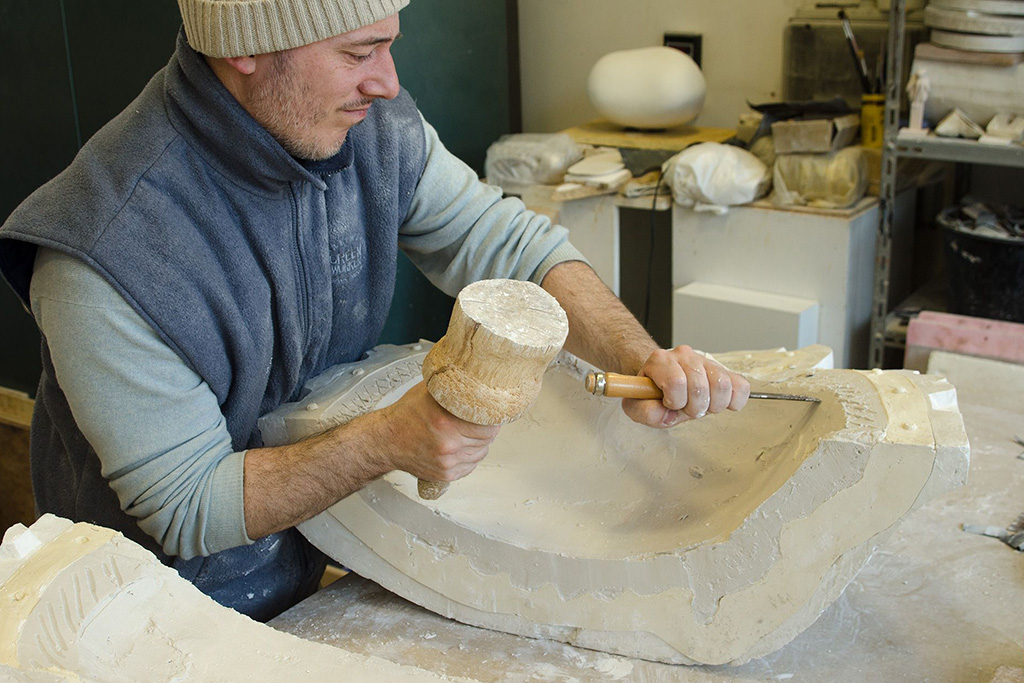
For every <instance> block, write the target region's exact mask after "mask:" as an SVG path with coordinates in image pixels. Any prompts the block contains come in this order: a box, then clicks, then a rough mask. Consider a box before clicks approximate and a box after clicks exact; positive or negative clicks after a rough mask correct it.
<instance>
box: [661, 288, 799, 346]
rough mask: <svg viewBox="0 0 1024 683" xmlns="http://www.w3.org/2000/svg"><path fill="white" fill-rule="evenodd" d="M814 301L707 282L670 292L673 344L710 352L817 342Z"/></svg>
mask: <svg viewBox="0 0 1024 683" xmlns="http://www.w3.org/2000/svg"><path fill="white" fill-rule="evenodd" d="M818 309H819V306H818V302H817V301H814V300H812V299H805V298H801V297H795V296H786V295H782V294H771V293H768V292H759V291H756V290H752V289H743V288H741V287H728V286H725V285H715V284H710V283H707V282H691V283H690V284H688V285H686V286H684V287H680V288H678V289H676V290H675V292H673V296H672V340H673V342H672V343H673V344H676V345H678V344H684V343H685V344H689V345H690V346H693V347H694V348H698V349H703V350H705V351H711V352H713V353H716V352H721V351H738V350H740V349H764V348H777V347H783V348H788V349H797V348H800V347H802V346H810V345H811V344H817V343H818Z"/></svg>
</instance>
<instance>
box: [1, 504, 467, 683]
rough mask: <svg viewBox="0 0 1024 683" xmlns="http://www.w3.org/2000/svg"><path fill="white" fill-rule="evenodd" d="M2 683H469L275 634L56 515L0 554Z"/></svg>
mask: <svg viewBox="0 0 1024 683" xmlns="http://www.w3.org/2000/svg"><path fill="white" fill-rule="evenodd" d="M0 680H4V681H7V680H12V681H31V682H38V683H49V682H51V681H84V682H89V681H95V682H97V683H100V682H102V683H120V682H121V681H124V682H125V683H138V681H203V682H205V683H214V682H220V681H225V682H226V681H267V682H268V683H270V682H274V683H277V682H280V681H355V682H359V683H406V682H408V683H414V682H415V683H419V682H427V681H463V682H465V683H469V680H468V679H465V678H450V677H446V676H439V675H435V674H432V673H429V672H427V671H424V670H422V669H418V668H415V667H408V666H399V665H397V664H393V663H391V662H389V661H387V660H384V659H381V658H379V657H367V656H364V655H359V654H354V653H351V652H346V651H345V650H341V649H338V648H335V647H331V646H329V645H323V644H320V643H313V642H310V641H307V640H302V639H301V638H296V637H295V636H292V635H288V634H286V633H281V632H279V631H275V630H274V629H272V628H270V627H269V626H265V625H263V624H260V623H257V622H255V621H252V620H251V619H249V618H248V617H246V616H244V615H242V614H239V613H238V612H235V611H233V610H231V609H228V608H226V607H222V606H220V605H218V604H217V603H215V602H214V601H213V600H211V599H210V598H209V597H207V596H206V595H204V594H203V593H201V592H200V591H199V589H197V588H196V587H195V586H193V585H192V584H191V583H189V582H187V581H186V580H185V579H183V578H181V577H180V576H179V575H178V573H177V572H176V571H174V570H173V569H171V568H169V567H165V566H164V565H162V564H161V563H160V561H159V560H157V559H156V556H154V555H153V554H152V553H151V552H149V551H148V550H146V549H145V548H143V547H142V546H140V545H138V544H136V543H134V542H133V541H130V540H128V539H126V538H125V537H124V536H122V535H121V534H120V533H118V532H116V531H112V530H110V529H104V528H102V527H97V526H93V525H91V524H83V523H78V524H72V523H71V522H70V521H68V520H66V519H62V518H60V517H54V516H53V515H44V516H43V517H42V518H41V519H40V520H39V521H37V522H36V523H35V524H33V525H32V527H31V528H28V529H26V528H25V527H24V526H22V525H20V524H17V525H15V526H13V527H11V528H10V529H9V530H8V531H7V533H6V534H5V535H4V540H3V545H0Z"/></svg>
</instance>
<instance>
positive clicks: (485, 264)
mask: <svg viewBox="0 0 1024 683" xmlns="http://www.w3.org/2000/svg"><path fill="white" fill-rule="evenodd" d="M423 126H424V131H425V135H426V142H427V159H426V165H425V168H424V170H423V174H422V176H421V178H420V182H419V185H418V186H417V189H416V194H415V196H414V197H413V201H412V205H411V207H410V210H409V214H408V215H407V216H406V220H405V223H404V224H403V226H402V228H401V230H400V231H399V238H398V244H399V246H400V247H401V248H402V250H403V251H404V252H405V253H406V255H408V256H409V258H410V260H411V261H412V262H413V263H414V264H415V265H416V266H417V267H418V268H419V269H420V270H421V271H422V272H423V274H424V275H426V276H427V278H428V279H429V280H430V281H431V282H432V283H434V285H435V286H437V287H438V288H439V289H441V290H443V291H444V292H446V293H447V294H449V295H451V296H455V295H456V294H458V292H459V291H460V290H461V289H462V288H463V287H464V286H466V285H467V284H469V283H471V282H475V281H477V280H481V279H486V278H512V279H516V280H531V281H533V282H535V283H537V284H540V282H541V280H543V279H544V275H545V274H547V272H548V270H550V269H551V268H552V267H553V266H555V265H557V264H558V263H561V262H563V261H586V259H585V258H584V257H583V255H582V254H580V252H579V251H577V250H576V248H575V247H573V246H572V244H570V243H569V233H568V230H566V229H565V228H564V227H562V226H561V225H556V224H553V223H552V222H551V220H550V219H549V218H548V217H547V216H542V215H540V214H537V213H534V212H533V211H530V210H528V209H527V208H526V206H525V205H524V204H523V202H522V201H520V200H519V199H517V198H514V197H508V198H504V199H503V198H502V193H501V190H499V189H498V188H496V187H492V186H490V185H487V184H485V183H482V182H480V180H479V179H478V178H477V177H476V173H474V172H473V169H471V168H470V167H469V166H467V165H466V164H464V163H463V162H462V161H460V160H459V159H458V158H457V157H456V156H454V155H453V154H451V152H449V151H448V150H447V149H445V147H444V145H443V144H442V143H441V141H440V140H439V139H438V137H437V132H436V131H435V130H434V129H433V127H431V126H430V124H428V123H427V122H426V121H424V122H423Z"/></svg>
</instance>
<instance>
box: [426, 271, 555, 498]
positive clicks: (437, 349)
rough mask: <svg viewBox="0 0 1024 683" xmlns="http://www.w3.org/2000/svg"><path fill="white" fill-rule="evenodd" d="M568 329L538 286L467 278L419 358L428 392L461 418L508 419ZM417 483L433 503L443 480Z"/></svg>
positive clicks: (535, 389)
mask: <svg viewBox="0 0 1024 683" xmlns="http://www.w3.org/2000/svg"><path fill="white" fill-rule="evenodd" d="M568 334H569V321H568V318H566V316H565V311H563V310H562V307H561V306H559V305H558V302H557V301H556V300H555V298H554V297H553V296H551V295H550V294H548V293H547V292H546V291H544V290H543V289H542V288H541V287H539V286H537V285H535V284H533V283H531V282H522V281H519V280H481V281H479V282H474V283H473V284H471V285H469V286H467V287H466V288H465V289H463V290H462V291H461V292H460V293H459V296H458V298H457V299H456V300H455V307H454V308H453V309H452V317H451V321H450V322H449V323H448V331H447V333H446V334H445V335H444V336H443V337H442V338H441V339H440V340H439V341H438V342H437V344H435V345H434V347H433V348H432V349H431V350H430V352H429V353H428V354H427V356H426V358H425V359H424V360H423V379H424V381H425V382H426V385H427V391H429V392H430V395H431V396H433V397H434V400H436V401H437V402H438V403H439V404H440V405H441V407H442V408H444V409H445V410H447V411H448V412H450V413H451V414H453V415H455V416H456V417H459V418H462V419H463V420H466V421H467V422H472V423H474V424H479V425H500V424H505V423H507V422H512V421H513V420H516V419H518V418H520V417H521V416H522V415H523V414H524V413H525V412H526V411H527V410H528V409H529V408H530V406H531V405H533V402H534V401H535V400H536V399H537V396H538V395H539V394H540V388H541V382H542V381H543V379H544V372H545V371H546V370H547V367H548V363H550V362H551V359H552V358H554V357H555V355H556V354H557V353H558V351H559V350H560V349H561V348H562V344H564V343H565V338H566V336H567V335H568ZM417 488H418V490H419V494H420V497H421V498H423V499H425V500H436V499H437V498H440V497H441V495H442V494H444V492H445V491H447V490H448V483H447V482H441V481H425V480H423V479H420V480H419V482H418V486H417Z"/></svg>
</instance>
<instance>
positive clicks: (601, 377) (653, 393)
mask: <svg viewBox="0 0 1024 683" xmlns="http://www.w3.org/2000/svg"><path fill="white" fill-rule="evenodd" d="M586 387H587V391H589V392H590V393H592V394H597V395H598V396H607V397H609V398H661V397H662V395H663V394H662V393H661V389H659V388H658V385H657V384H655V383H654V380H653V379H651V378H650V377H642V376H638V375H619V374H616V373H614V372H592V373H590V374H589V375H587V380H586Z"/></svg>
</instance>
